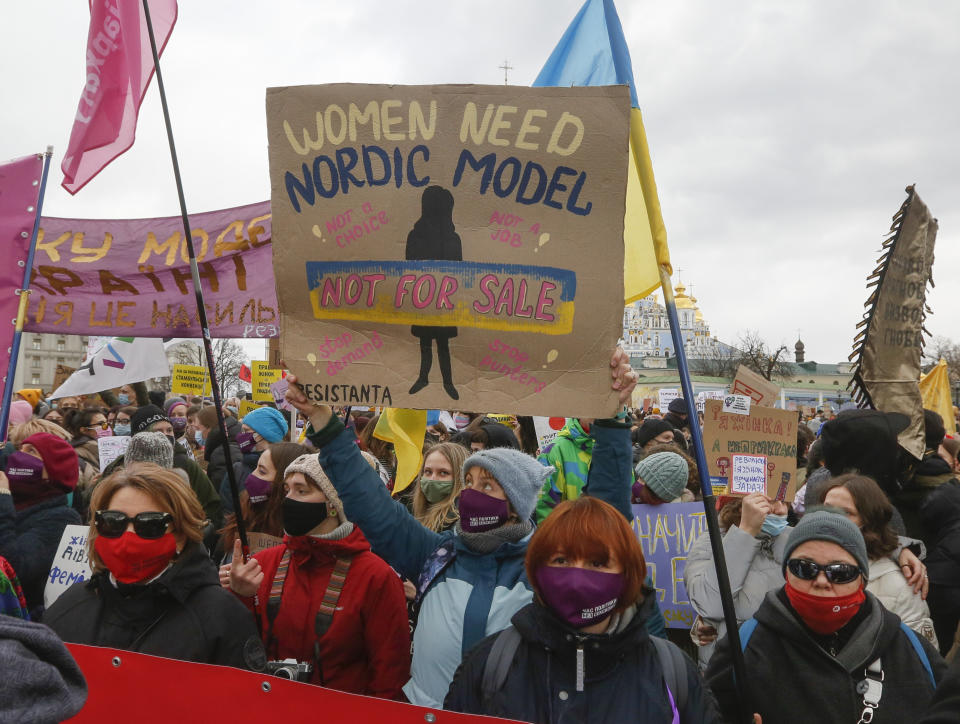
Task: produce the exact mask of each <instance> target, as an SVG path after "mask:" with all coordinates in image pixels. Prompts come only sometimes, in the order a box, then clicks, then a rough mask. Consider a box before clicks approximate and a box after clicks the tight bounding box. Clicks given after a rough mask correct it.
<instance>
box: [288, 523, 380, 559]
mask: <svg viewBox="0 0 960 724" xmlns="http://www.w3.org/2000/svg"><path fill="white" fill-rule="evenodd" d="M283 542H284V544H285V545H286V546H287V548H289V549H290V554H291V556H292V557H293V558H294V559H296V560H297V561H298V562H299V563H301V564H303V563H306V562H307V561H308V560H311V559H312V560H315V561H319V562H322V563H330V562H333V561H335V560H336V559H337V558H345V557H352V556H355V555H357V554H359V553H363V552H364V551H368V550H370V543H369V542H368V541H367V539H366V538H365V537H364V535H363V533H361V532H360V529H359V528H357V527H356V526H354V528H353V532H351V533H350V534H349V535H347V536H345V537H343V538H340V539H339V540H332V539H330V538H315V537H314V536H312V535H286V536H284V537H283Z"/></svg>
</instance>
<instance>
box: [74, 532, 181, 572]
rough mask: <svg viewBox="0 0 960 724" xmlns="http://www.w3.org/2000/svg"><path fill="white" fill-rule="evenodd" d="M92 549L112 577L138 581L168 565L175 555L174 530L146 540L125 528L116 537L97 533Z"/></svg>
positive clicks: (175, 541)
mask: <svg viewBox="0 0 960 724" xmlns="http://www.w3.org/2000/svg"><path fill="white" fill-rule="evenodd" d="M93 548H94V550H96V552H97V555H99V556H100V560H102V561H103V564H104V565H105V566H106V567H107V568H108V569H109V570H110V572H111V573H112V574H113V576H114V578H116V579H117V580H118V581H120V582H121V583H139V582H140V581H146V580H148V579H150V578H153V577H154V576H156V575H158V574H159V573H160V572H162V571H163V569H164V568H166V567H167V566H168V565H169V564H170V561H171V560H173V557H174V556H175V555H176V554H177V540H176V538H174V537H173V533H165V534H163V535H162V536H160V537H159V538H149V539H148V538H141V537H140V536H138V535H137V534H136V533H134V532H133V531H132V530H128V531H126V532H125V533H124V534H123V535H121V536H120V537H119V538H106V537H105V536H102V535H98V536H97V540H96V541H95V542H94V544H93Z"/></svg>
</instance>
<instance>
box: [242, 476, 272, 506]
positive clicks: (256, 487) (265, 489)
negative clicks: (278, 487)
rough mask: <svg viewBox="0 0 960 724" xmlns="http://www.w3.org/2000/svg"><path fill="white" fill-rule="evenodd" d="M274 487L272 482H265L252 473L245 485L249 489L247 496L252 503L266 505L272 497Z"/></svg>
mask: <svg viewBox="0 0 960 724" xmlns="http://www.w3.org/2000/svg"><path fill="white" fill-rule="evenodd" d="M272 486H273V481H272V480H264V479H263V478H261V477H258V476H257V474H256V473H250V474H249V475H248V476H247V479H246V480H245V481H244V483H243V487H245V488H246V489H247V495H249V496H250V502H251V503H264V502H266V500H267V498H269V497H270V488H271V487H272Z"/></svg>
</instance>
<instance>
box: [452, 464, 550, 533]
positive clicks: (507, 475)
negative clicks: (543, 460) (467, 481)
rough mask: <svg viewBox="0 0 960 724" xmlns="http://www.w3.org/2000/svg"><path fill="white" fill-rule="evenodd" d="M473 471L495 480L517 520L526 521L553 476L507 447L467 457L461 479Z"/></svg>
mask: <svg viewBox="0 0 960 724" xmlns="http://www.w3.org/2000/svg"><path fill="white" fill-rule="evenodd" d="M473 467H480V468H483V469H484V470H486V471H487V472H488V473H490V474H491V475H492V476H493V477H494V478H496V480H497V482H498V483H500V487H501V488H503V492H504V493H505V494H506V496H507V500H508V501H509V502H510V505H512V506H513V510H514V512H515V513H516V514H517V516H518V517H519V518H520V520H527V519H528V518H529V517H530V516H531V515H532V514H533V509H534V507H535V506H536V504H537V498H538V497H539V496H540V490H541V488H543V484H544V483H545V482H546V480H547V478H549V477H550V475H551V473H553V472H554V468H552V467H549V468H548V467H545V466H544V465H541V464H540V463H538V462H537V461H536V460H535V459H534V458H532V457H530V456H529V455H527V454H526V453H522V452H520V451H519V450H513V449H511V448H508V447H495V448H489V449H487V450H481V451H480V452H476V453H474V454H473V455H471V456H470V457H468V458H467V459H466V461H465V462H464V463H463V477H464V478H466V476H467V471H468V470H470V468H473Z"/></svg>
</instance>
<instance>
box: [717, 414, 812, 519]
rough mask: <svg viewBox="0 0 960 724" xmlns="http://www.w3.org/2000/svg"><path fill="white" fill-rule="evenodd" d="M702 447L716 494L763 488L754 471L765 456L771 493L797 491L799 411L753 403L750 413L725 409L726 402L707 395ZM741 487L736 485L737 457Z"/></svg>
mask: <svg viewBox="0 0 960 724" xmlns="http://www.w3.org/2000/svg"><path fill="white" fill-rule="evenodd" d="M703 447H704V450H705V451H706V454H707V467H708V471H709V473H710V479H711V483H712V484H713V488H714V494H715V495H716V494H719V493H721V492H724V490H723V489H725V491H726V492H727V493H729V494H740V495H743V494H745V492H744V491H746V490H747V489H748V488H749V492H754V491H756V490H757V489H759V486H758V485H757V482H756V480H755V479H754V477H752V476H753V475H755V474H756V468H755V466H756V461H750V460H748V459H747V457H749V456H754V457H758V456H762V457H765V459H766V460H765V463H764V467H765V469H766V475H765V484H764V488H765V490H766V493H767V495H768V496H770V497H771V498H777V497H779V498H780V499H781V500H783V499H784V496H786V495H788V494H791V493H793V490H794V488H795V486H796V479H797V413H795V412H791V411H790V410H778V409H776V408H773V407H759V406H758V407H751V408H750V414H749V415H738V414H735V413H731V412H723V402H722V401H720V400H707V401H706V405H705V411H704V416H703ZM735 457H740V458H741V459H740V460H739V461H737V464H739V465H740V466H741V467H739V468H738V469H737V470H738V472H737V474H738V475H739V476H740V477H738V479H737V485H738V487H739V491H737V490H733V489H731V482H732V481H731V478H732V477H733V473H734V464H735V461H734V458H735ZM751 466H752V467H751Z"/></svg>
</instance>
